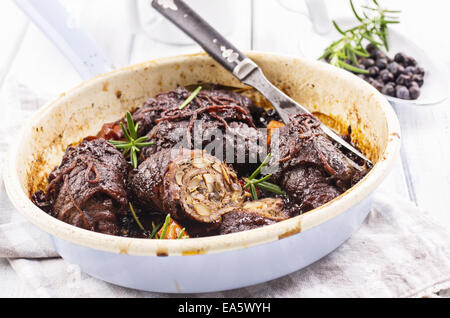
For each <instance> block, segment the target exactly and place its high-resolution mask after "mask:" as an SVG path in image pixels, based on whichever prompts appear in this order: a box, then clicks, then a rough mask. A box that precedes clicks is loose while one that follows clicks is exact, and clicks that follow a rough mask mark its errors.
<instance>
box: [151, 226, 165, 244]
mask: <svg viewBox="0 0 450 318" xmlns="http://www.w3.org/2000/svg"><path fill="white" fill-rule="evenodd" d="M162 225H163V224H162V223H161V224H159V225H158V226H156V225H155V223H154V222H152V228H153V230H152V233H150V236H149V239H151V240H152V239H154V238H155V236H156V234H157V233H158V231H159V229H160V228H161V227H162Z"/></svg>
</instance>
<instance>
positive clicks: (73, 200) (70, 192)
mask: <svg viewBox="0 0 450 318" xmlns="http://www.w3.org/2000/svg"><path fill="white" fill-rule="evenodd" d="M127 171H128V164H127V162H126V161H125V159H124V157H123V156H122V154H121V153H120V152H119V151H118V150H117V149H116V148H115V147H114V146H112V145H111V144H109V143H108V142H106V141H105V140H104V139H97V140H92V141H86V140H85V141H83V142H82V143H81V144H80V145H78V146H77V147H69V148H68V149H67V150H66V153H65V155H64V157H63V160H62V162H61V165H60V166H59V167H57V168H56V169H55V170H54V171H53V172H52V173H51V174H50V176H49V185H48V187H47V189H46V193H45V201H46V202H47V205H49V206H51V207H52V209H51V211H52V212H51V214H52V215H53V216H54V217H56V218H58V219H59V220H61V221H64V222H66V223H69V224H72V225H75V226H77V227H80V228H84V229H87V230H91V231H97V232H101V233H104V234H111V235H117V234H118V225H117V216H118V215H125V214H126V213H127V204H128V199H127V193H126V188H125V179H126V176H127ZM42 199H43V198H41V201H42ZM37 204H38V205H39V203H37ZM41 204H42V202H41Z"/></svg>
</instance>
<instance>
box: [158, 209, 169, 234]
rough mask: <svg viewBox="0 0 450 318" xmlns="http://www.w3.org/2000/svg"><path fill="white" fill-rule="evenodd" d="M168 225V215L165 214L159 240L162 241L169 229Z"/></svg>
mask: <svg viewBox="0 0 450 318" xmlns="http://www.w3.org/2000/svg"><path fill="white" fill-rule="evenodd" d="M169 223H170V214H167V216H166V220H165V221H164V225H163V229H162V233H161V236H160V237H159V239H160V240H162V239H164V237H165V236H166V233H167V228H168V227H169Z"/></svg>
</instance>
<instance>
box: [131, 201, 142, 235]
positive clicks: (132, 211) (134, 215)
mask: <svg viewBox="0 0 450 318" xmlns="http://www.w3.org/2000/svg"><path fill="white" fill-rule="evenodd" d="M129 205H130V210H131V214H132V215H133V218H134V220H135V221H136V224H137V225H138V226H139V228H140V229H141V230H142V231H144V232H145V228H144V226H143V225H142V223H141V221H139V218H138V217H137V215H136V212H135V211H134V208H133V205H132V204H131V202H130V203H129Z"/></svg>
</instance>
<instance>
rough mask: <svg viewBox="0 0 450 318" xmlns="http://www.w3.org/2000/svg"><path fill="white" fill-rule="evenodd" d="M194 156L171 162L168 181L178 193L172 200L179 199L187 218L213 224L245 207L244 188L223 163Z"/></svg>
mask: <svg viewBox="0 0 450 318" xmlns="http://www.w3.org/2000/svg"><path fill="white" fill-rule="evenodd" d="M193 155H194V156H193V157H191V158H189V159H182V160H180V161H174V162H172V163H171V164H170V165H169V168H168V172H167V174H166V179H167V180H168V184H170V185H171V187H172V188H173V189H174V190H175V193H174V194H173V195H172V198H176V197H179V201H180V204H181V210H182V213H183V214H184V217H186V218H190V219H193V220H195V221H198V222H203V223H211V222H214V221H217V220H218V219H219V218H220V217H221V216H222V215H223V214H225V213H227V212H230V211H232V210H233V209H236V208H237V207H240V206H241V205H242V204H243V201H244V197H243V192H242V188H241V186H240V185H239V182H238V179H237V176H236V174H235V173H234V172H233V171H231V170H230V169H229V168H228V167H227V166H226V165H225V164H223V163H222V162H221V161H219V160H218V159H216V158H215V157H212V156H210V155H207V154H205V153H202V152H199V151H194V152H193ZM171 192H172V191H171Z"/></svg>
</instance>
